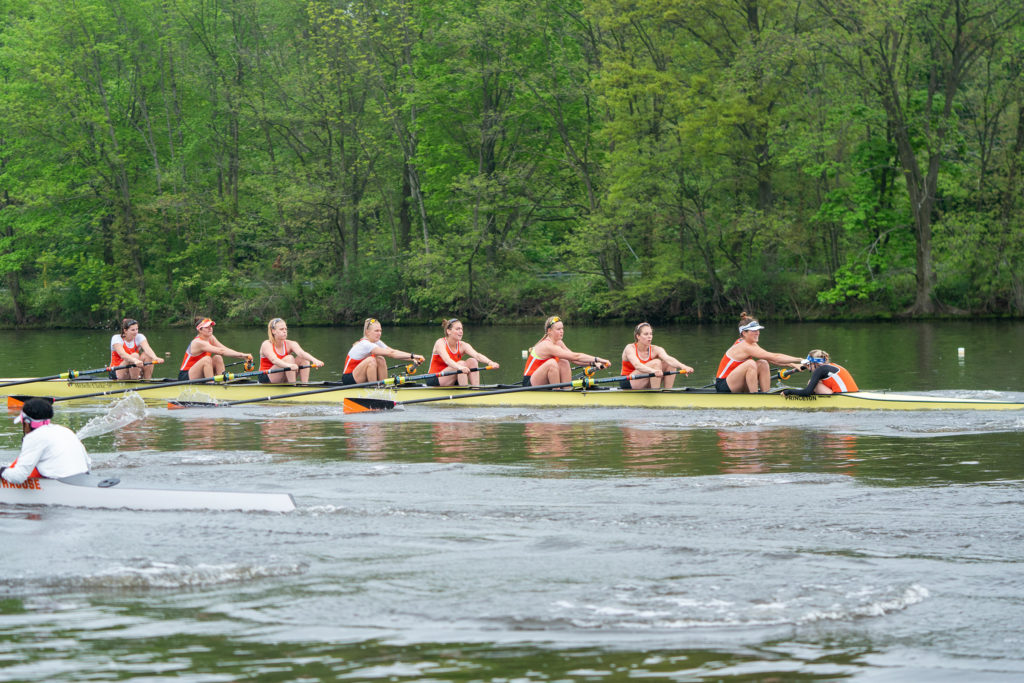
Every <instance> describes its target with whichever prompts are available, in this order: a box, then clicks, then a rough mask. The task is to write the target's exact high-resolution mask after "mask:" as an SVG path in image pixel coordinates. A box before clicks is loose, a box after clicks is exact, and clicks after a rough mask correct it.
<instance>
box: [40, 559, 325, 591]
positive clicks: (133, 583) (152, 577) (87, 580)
mask: <svg viewBox="0 0 1024 683" xmlns="http://www.w3.org/2000/svg"><path fill="white" fill-rule="evenodd" d="M307 569H308V565H306V564H305V563H302V562H297V563H283V564H254V565H249V564H221V565H210V564H197V565H193V566H190V565H181V564H174V563H170V562H155V561H149V560H147V561H140V562H139V563H137V564H135V565H122V566H117V567H112V568H110V569H106V570H103V571H99V572H96V573H93V574H86V575H84V576H61V577H57V578H49V579H43V580H42V584H43V585H42V587H44V588H49V589H52V590H59V591H65V590H69V589H71V590H147V589H163V590H174V589H181V588H209V587H212V586H220V585H225V584H237V583H248V582H252V581H259V580H262V579H267V578H275V577H282V576H298V575H300V574H303V573H305V572H306V570H307Z"/></svg>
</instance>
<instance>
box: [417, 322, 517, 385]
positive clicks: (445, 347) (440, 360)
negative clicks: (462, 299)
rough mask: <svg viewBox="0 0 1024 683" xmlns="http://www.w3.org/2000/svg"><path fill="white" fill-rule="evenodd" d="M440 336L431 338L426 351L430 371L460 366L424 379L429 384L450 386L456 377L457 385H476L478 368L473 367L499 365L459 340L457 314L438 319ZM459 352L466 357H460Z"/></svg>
mask: <svg viewBox="0 0 1024 683" xmlns="http://www.w3.org/2000/svg"><path fill="white" fill-rule="evenodd" d="M441 329H443V330H444V332H443V334H444V336H443V337H441V338H440V339H438V340H437V341H436V342H434V349H433V351H431V353H430V370H429V372H430V373H431V374H435V373H440V372H444V371H445V370H462V372H460V373H459V374H457V375H445V376H444V377H431V378H429V379H427V380H426V383H427V384H428V385H429V386H432V387H450V386H452V385H453V384H455V382H456V381H458V383H459V385H460V386H466V385H467V384H472V385H473V386H475V387H476V386H480V372H479V371H478V370H477V368H478V367H480V365H479V364H480V363H483V364H484V365H490V366H492V367H494V368H497V367H499V366H498V364H497V363H495V362H494V361H493V360H491V359H490V358H488V357H487V356H485V355H484V354H482V353H479V352H478V351H477V350H476V349H474V348H473V347H472V346H470V345H469V344H468V343H467V342H464V341H462V333H463V329H462V322H461V321H459V319H458V318H450V319H448V320H445V321H443V322H442V323H441ZM463 356H466V357H467V358H466V359H465V360H463Z"/></svg>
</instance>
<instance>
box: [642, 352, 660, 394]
mask: <svg viewBox="0 0 1024 683" xmlns="http://www.w3.org/2000/svg"><path fill="white" fill-rule="evenodd" d="M645 365H648V366H650V367H652V368H654V369H655V370H661V359H660V358H655V359H653V360H650V361H648V362H647V363H645ZM663 379H664V378H662V377H651V389H661V382H662V380H663Z"/></svg>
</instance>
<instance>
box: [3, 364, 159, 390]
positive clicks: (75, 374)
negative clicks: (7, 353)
mask: <svg viewBox="0 0 1024 683" xmlns="http://www.w3.org/2000/svg"><path fill="white" fill-rule="evenodd" d="M157 362H159V363H163V362H164V361H163V359H158V361H157ZM143 365H152V363H151V362H149V361H146V362H145V363H143ZM134 367H138V366H137V365H134V364H133V365H105V366H103V367H102V368H93V369H92V370H68V371H67V372H62V373H59V374H57V375H47V376H46V377H33V378H31V379H19V380H16V381H14V382H4V383H3V384H0V387H13V386H17V385H18V384H32V383H33V382H48V381H50V380H51V379H67V380H72V379H77V378H79V377H81V376H83V375H95V374H98V373H101V372H111V371H113V370H124V369H126V368H134Z"/></svg>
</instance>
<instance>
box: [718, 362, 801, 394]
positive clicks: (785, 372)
mask: <svg viewBox="0 0 1024 683" xmlns="http://www.w3.org/2000/svg"><path fill="white" fill-rule="evenodd" d="M794 372H803V368H802V367H801V368H800V369H799V370H793V369H792V368H782V369H781V370H779V371H778V372H776V373H775V374H774V375H772V376H771V377H769V378H768V383H769V384H771V383H772V380H776V379H781V380H783V381H785V380H787V379H789V378H790V377H792V376H793V373H794ZM713 386H715V383H714V382H712V383H711V384H705V385H704V386H702V387H701V389H710V388H711V387H713Z"/></svg>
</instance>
